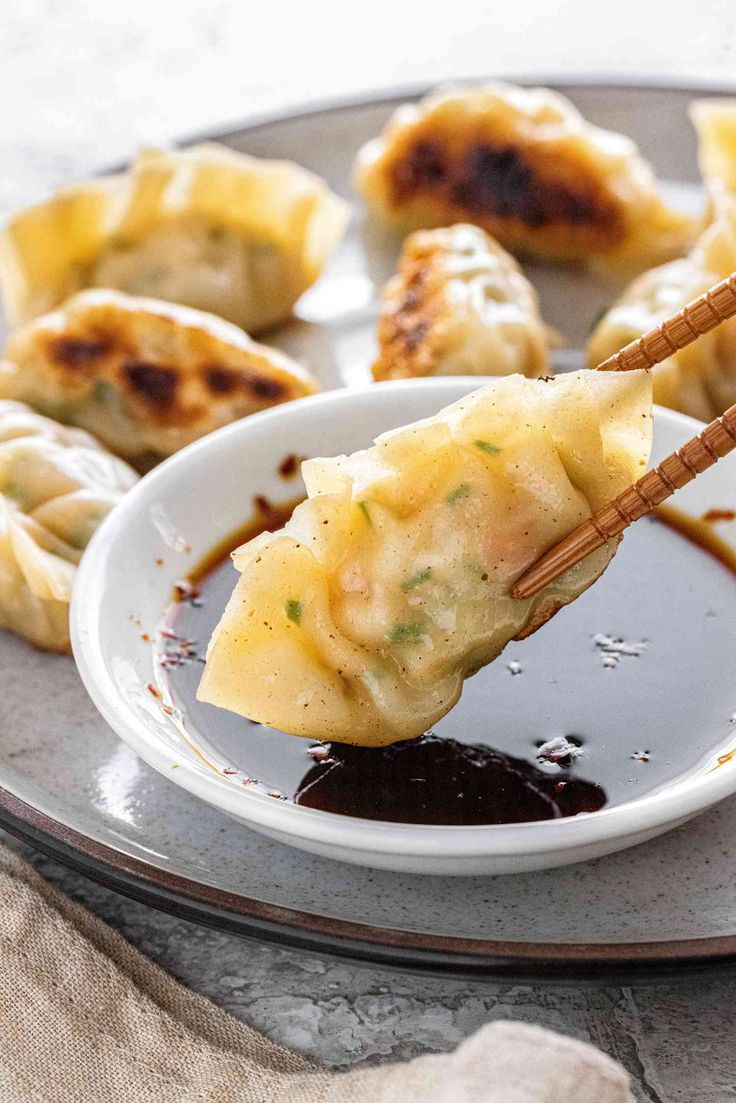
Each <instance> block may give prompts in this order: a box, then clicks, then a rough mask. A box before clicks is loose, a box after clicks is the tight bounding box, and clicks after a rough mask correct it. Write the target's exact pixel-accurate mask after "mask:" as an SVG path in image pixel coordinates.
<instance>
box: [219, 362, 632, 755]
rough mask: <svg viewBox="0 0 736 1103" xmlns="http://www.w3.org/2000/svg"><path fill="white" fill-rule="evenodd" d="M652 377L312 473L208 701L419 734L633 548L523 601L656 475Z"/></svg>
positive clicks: (302, 724)
mask: <svg viewBox="0 0 736 1103" xmlns="http://www.w3.org/2000/svg"><path fill="white" fill-rule="evenodd" d="M651 427H652V422H651V384H650V381H649V377H648V375H647V374H645V373H642V372H629V373H625V374H614V373H610V374H608V373H606V374H603V373H602V374H597V373H595V372H588V371H585V372H578V373H575V374H571V375H564V376H561V377H559V378H557V379H556V380H550V381H544V380H530V379H525V378H523V377H522V376H519V375H513V376H507V377H505V378H502V379H498V380H496V381H494V382H493V383H492V384H491V385H490V386H487V387H484V388H482V389H481V390H478V391H476V392H474V393H473V394H472V395H469V396H468V397H467V398H464V399H462V400H461V401H460V402H457V403H455V404H454V405H453V406H450V407H448V408H447V409H446V410H443V411H441V412H440V413H439V414H437V415H436V416H435V417H433V418H429V419H427V420H425V421H421V422H417V423H416V424H414V425H408V426H406V427H405V428H402V429H398V430H396V431H394V432H390V433H386V434H385V435H383V436H381V437H379V438H378V440H377V441H376V443H375V444H374V445H373V447H371V448H368V449H366V450H365V451H363V452H356V453H355V454H354V455H352V456H341V457H337V458H334V459H315V460H309V461H308V462H306V463H305V464H304V465H303V468H302V470H303V474H304V478H305V482H306V486H307V492H308V495H309V497H308V500H307V501H306V502H304V503H303V504H302V505H301V506H298V507H297V509H296V510H295V512H294V515H293V517H292V518H291V520H290V521H289V522H288V523H287V525H286V526H285V527H284V528H283V529H282V530H281V531H279V532H277V533H274V534H270V533H265V534H263V535H261V536H259V537H257V538H256V539H255V540H253V541H251V542H250V543H249V544H246V545H245V546H244V547H242V548H239V549H238V550H237V551H236V552H235V553H234V555H233V558H234V561H235V565H236V567H237V569H238V570H239V571H240V573H241V577H240V580H239V582H238V584H237V586H236V588H235V591H234V593H233V595H232V598H231V600H230V602H229V604H228V607H227V609H226V611H225V613H224V615H223V617H222V620H221V621H220V624H219V626H218V627H217V629H216V630H215V633H214V636H213V638H212V640H211V642H210V646H209V651H208V656H207V664H206V667H205V671H204V675H203V678H202V682H201V685H200V688H199V696H200V699H201V700H203V701H208V702H210V703H212V704H215V705H220V706H222V707H224V708H227V709H230V710H232V711H234V712H238V713H241V714H243V715H245V716H248V717H250V718H251V719H253V720H257V721H260V722H261V723H264V724H267V725H270V726H272V727H276V728H280V729H282V730H284V731H286V732H290V733H291V734H293V735H300V736H306V737H308V738H311V739H332V740H338V741H342V742H347V743H357V744H363V745H373V746H380V745H382V744H388V743H393V742H396V741H397V740H401V739H410V738H412V737H414V736H417V735H420V734H421V733H422V732H424V731H425V730H426V729H427V728H428V727H429V726H430V725H431V724H433V723H435V722H436V721H437V720H439V719H440V717H442V716H443V715H444V714H445V713H446V712H447V711H448V710H449V709H450V708H451V707H452V706H453V705H454V703H455V702H456V701H457V699H458V697H459V696H460V692H461V690H462V684H463V680H464V678H466V677H468V676H469V675H470V674H473V673H474V672H475V671H477V670H478V669H479V668H480V667H482V666H484V665H485V664H486V663H489V662H491V661H492V660H493V659H494V658H496V656H497V655H498V654H499V653H500V652H501V651H502V650H503V648H504V647H505V645H506V644H507V643H508V642H509V641H510V640H512V639H521V638H523V637H524V636H527V635H529V634H530V633H531V632H533V631H535V630H536V629H537V628H539V627H540V625H542V624H543V623H544V622H545V621H546V620H548V619H549V618H550V617H551V616H552V615H553V614H554V613H555V612H557V610H558V609H560V608H561V607H562V606H563V605H566V604H567V603H568V602H570V601H572V600H574V599H575V598H576V597H578V596H579V595H580V594H581V593H582V592H583V591H584V590H585V589H586V588H587V587H588V586H590V585H591V583H592V582H594V581H595V579H596V578H598V576H599V575H600V574H601V572H602V571H603V570H604V569H605V567H606V566H607V564H608V563H609V561H610V559H611V557H612V556H613V554H614V551H615V547H616V542H615V541H612V542H609V543H608V544H607V545H606V546H605V547H603V548H601V549H600V550H599V551H597V552H595V553H594V554H593V555H591V556H589V557H588V558H587V559H585V560H584V561H583V562H581V563H579V564H578V565H577V566H576V567H574V568H573V569H571V570H570V571H569V572H568V573H567V574H566V575H564V576H563V577H562V578H560V579H559V580H558V581H557V582H556V583H554V584H553V585H550V586H548V587H547V588H546V589H544V590H542V591H541V593H539V594H538V595H537V596H536V597H534V598H532V599H530V600H526V601H515V600H513V599H512V598H510V597H509V587H510V585H511V584H512V583H513V582H514V580H515V579H516V578H517V577H518V576H519V575H520V574H521V572H522V571H523V570H524V569H525V568H526V567H528V566H530V565H531V563H532V562H534V561H535V560H536V559H537V558H538V556H539V555H540V554H541V553H542V552H543V551H544V550H546V549H547V548H548V547H550V546H551V545H552V544H554V543H556V542H557V541H558V540H559V539H560V538H561V537H563V536H564V535H566V534H567V533H568V532H570V531H571V530H572V529H573V528H574V527H575V526H576V525H578V524H579V523H580V521H582V520H583V519H585V518H586V517H588V516H589V515H590V514H591V512H593V511H595V510H596V509H599V508H600V507H601V506H602V505H604V504H605V503H606V502H608V501H609V500H610V499H611V498H613V497H614V496H615V495H616V494H618V493H619V492H620V491H621V490H623V489H624V487H625V486H627V485H628V484H629V483H631V482H633V481H634V480H635V479H636V478H638V476H639V475H641V474H642V473H643V470H644V467H645V464H646V460H647V457H648V455H649V449H650V443H651Z"/></svg>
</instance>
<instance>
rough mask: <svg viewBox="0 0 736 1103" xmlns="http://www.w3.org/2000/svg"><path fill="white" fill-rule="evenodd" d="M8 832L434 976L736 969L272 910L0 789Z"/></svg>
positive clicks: (188, 902) (668, 947) (667, 946)
mask: <svg viewBox="0 0 736 1103" xmlns="http://www.w3.org/2000/svg"><path fill="white" fill-rule="evenodd" d="M0 827H3V828H5V829H6V830H7V831H9V832H10V833H11V834H13V835H14V836H15V837H16V838H18V839H20V841H21V842H25V843H27V844H29V845H31V846H33V847H35V848H36V849H38V850H39V851H41V852H42V853H44V854H46V855H48V856H49V857H51V858H53V859H56V860H57V861H60V862H62V863H63V864H64V865H66V866H69V867H70V868H72V869H74V870H76V871H77V872H80V873H82V874H83V875H85V876H87V877H90V878H91V879H92V880H94V881H96V882H98V883H99V884H102V885H104V886H105V887H106V888H110V889H113V890H114V891H115V892H119V893H121V894H122V895H124V896H129V897H131V898H133V899H135V900H137V901H139V902H140V903H144V904H147V905H149V906H150V907H155V908H157V909H158V910H160V911H164V912H167V913H169V914H173V915H175V916H177V917H178V918H184V919H189V920H194V921H195V922H199V923H202V924H203V925H205V926H211V927H214V928H216V929H219V930H225V931H226V932H228V933H230V934H238V935H241V936H244V937H251V938H253V937H258V938H261V939H264V940H266V941H268V942H272V943H277V944H278V943H285V944H287V945H289V946H292V947H297V948H303V949H307V950H313V951H315V952H318V953H328V954H332V955H338V956H341V957H348V958H353V959H354V958H356V957H358V958H360V959H361V960H363V961H368V962H371V961H372V962H378V963H382V964H389V965H394V966H401V967H403V968H414V969H416V968H417V967H420V968H425V969H426V968H429V969H430V970H432V971H434V972H460V973H462V972H468V971H472V972H474V973H477V972H479V971H480V972H485V973H488V974H490V975H493V976H501V975H504V976H506V975H508V976H511V977H515V976H520V977H530V976H532V977H534V976H540V975H541V976H546V977H551V978H555V977H557V978H560V979H563V978H564V979H569V978H571V977H581V978H583V979H584V978H593V977H595V978H596V979H600V978H601V977H602V976H606V977H616V976H617V975H620V973H621V972H622V970H623V971H624V972H627V971H628V970H629V969H630V967H631V966H633V965H636V966H637V967H638V968H639V969H642V968H643V969H644V970H646V971H648V972H649V973H651V974H652V975H654V976H657V975H659V974H661V973H662V972H663V971H664V972H665V973H666V972H668V971H669V970H671V969H672V967H673V966H674V967H677V974H678V975H680V974H681V973H683V972H684V971H685V970H686V969H687V967H688V966H690V967H694V968H696V969H698V968H702V967H704V966H708V965H715V964H721V965H723V964H727V963H729V962H734V963H736V934H733V935H718V936H709V937H704V938H688V939H665V940H662V941H661V942H653V941H636V942H597V943H595V942H590V943H588V942H524V941H519V942H509V941H507V940H500V939H477V938H466V937H460V936H453V935H439V934H432V933H429V932H422V931H412V930H406V929H402V928H398V927H377V926H374V925H372V924H368V923H356V922H354V921H352V920H344V919H339V918H336V917H333V916H324V915H320V914H318V913H316V912H305V911H301V910H300V909H297V908H287V907H284V906H282V905H280V904H268V903H266V902H264V901H260V900H256V899H255V898H253V897H248V896H244V895H241V894H239V893H231V892H228V891H227V890H224V889H218V888H216V887H215V886H213V885H207V884H206V883H205V882H203V881H202V882H200V881H196V880H194V879H192V878H189V877H185V876H183V875H182V874H178V873H173V872H171V871H168V870H164V869H161V868H159V867H157V866H155V865H153V864H152V863H148V862H145V861H144V860H143V859H140V858H136V857H134V856H133V855H129V854H125V853H124V852H123V851H119V850H117V849H116V848H114V847H111V846H108V845H107V844H106V843H101V842H99V841H98V840H96V839H94V838H93V837H92V836H91V835H85V834H84V833H83V832H80V831H78V830H77V829H76V828H73V827H69V826H67V825H65V824H63V823H62V822H61V821H60V820H56V819H54V818H53V817H51V816H48V815H47V814H46V813H45V812H41V811H40V810H39V809H37V808H34V807H33V806H32V805H30V804H28V803H27V802H26V801H24V800H22V799H21V798H20V797H17V796H15V795H14V794H13V793H11V792H10V791H9V790H7V789H3V788H1V787H0Z"/></svg>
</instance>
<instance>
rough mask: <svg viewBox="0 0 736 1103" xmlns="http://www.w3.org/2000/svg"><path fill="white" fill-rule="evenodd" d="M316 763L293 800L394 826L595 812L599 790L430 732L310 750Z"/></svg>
mask: <svg viewBox="0 0 736 1103" xmlns="http://www.w3.org/2000/svg"><path fill="white" fill-rule="evenodd" d="M309 753H310V756H311V757H312V758H313V760H314V765H313V766H312V768H311V770H310V771H309V772H308V773H307V774H306V776H305V777H304V778H303V780H302V781H301V783H300V785H299V788H298V790H297V792H296V795H295V797H294V800H295V802H296V803H297V804H301V805H305V806H307V807H309V808H319V809H320V810H321V811H323V812H337V813H338V814H340V815H343V816H358V817H359V818H361V819H368V820H388V821H390V822H392V823H425V824H445V825H448V824H449V825H451V826H463V825H469V824H499V823H526V822H529V821H531V820H553V819H559V817H560V816H576V815H577V814H578V813H579V812H596V811H597V810H598V809H599V808H602V807H603V805H604V804H605V803H606V794H605V793H604V791H603V789H601V787H600V786H599V785H596V784H594V783H593V782H590V781H583V780H582V779H580V778H566V777H564V776H561V771H556V772H555V773H554V774H548V773H544V771H542V770H539V769H537V767H536V766H532V765H531V763H529V762H525V761H524V760H523V759H521V758H512V757H511V755H507V754H501V752H500V751H494V750H492V749H491V748H490V747H486V746H484V745H483V744H480V743H471V744H466V743H459V742H458V741H457V740H455V739H440V738H439V737H438V736H436V735H433V734H432V733H429V734H427V735H423V736H420V737H419V739H412V740H408V741H407V742H404V743H394V744H392V745H391V746H390V747H380V748H379V747H351V746H347V745H346V744H343V743H325V744H317V745H316V746H314V747H311V748H310V751H309Z"/></svg>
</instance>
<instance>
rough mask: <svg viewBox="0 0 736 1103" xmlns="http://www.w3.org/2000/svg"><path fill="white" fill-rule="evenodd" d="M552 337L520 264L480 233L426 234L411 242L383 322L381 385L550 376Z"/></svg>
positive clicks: (461, 229)
mask: <svg viewBox="0 0 736 1103" xmlns="http://www.w3.org/2000/svg"><path fill="white" fill-rule="evenodd" d="M549 336H550V333H549V331H548V330H547V329H546V327H545V325H544V323H543V322H542V319H541V317H540V314H539V301H538V299H537V294H536V291H535V290H534V288H533V287H532V285H531V284H530V283H529V281H528V280H527V279H526V277H525V276H524V274H523V273H522V271H521V269H520V268H519V265H518V264H517V263H516V261H515V260H514V258H513V257H512V256H511V255H510V254H509V253H507V252H506V250H505V249H503V248H502V247H501V246H500V245H499V244H498V242H496V241H494V240H493V238H492V237H491V236H490V235H489V234H487V233H486V232H485V231H484V230H481V229H480V228H479V227H478V226H469V225H462V224H461V225H458V226H450V227H447V228H441V229H436V230H420V231H418V232H417V233H414V234H411V235H410V236H409V237H408V238H407V239H406V241H405V242H404V247H403V250H402V253H401V258H400V260H399V265H398V270H397V273H396V275H395V276H394V277H393V278H392V279H391V280H389V282H388V284H387V285H386V287H385V289H384V292H383V296H382V304H381V313H380V317H379V321H378V345H379V354H378V359H377V360H376V362H375V364H374V365H373V375H374V377H375V378H376V379H378V380H383V379H406V378H412V377H414V376H425V375H488V374H489V373H490V371H492V372H493V374H494V375H512V374H514V373H515V372H521V374H522V375H528V376H531V377H536V376H539V375H545V374H546V373H547V371H548V370H549V365H548V355H547V354H548V340H549Z"/></svg>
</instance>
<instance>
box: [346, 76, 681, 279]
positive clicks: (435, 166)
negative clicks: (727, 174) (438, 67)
mask: <svg viewBox="0 0 736 1103" xmlns="http://www.w3.org/2000/svg"><path fill="white" fill-rule="evenodd" d="M355 177H356V184H357V187H358V189H359V190H360V191H361V192H362V193H363V195H364V197H365V199H366V201H367V203H368V205H369V207H370V208H372V210H373V211H374V212H375V213H376V214H377V215H378V216H379V218H381V219H383V220H385V221H386V222H388V223H390V224H391V225H393V226H395V227H396V228H398V229H399V230H404V231H406V230H418V229H424V228H426V227H431V226H447V225H450V224H452V223H454V222H473V223H475V224H476V225H478V226H482V227H483V229H484V230H487V231H488V232H489V233H490V234H493V236H494V237H496V238H498V240H499V241H500V242H501V243H502V244H503V245H505V246H506V247H507V248H508V249H511V250H512V251H517V250H518V251H521V252H524V253H528V254H529V255H532V256H538V257H548V258H551V259H553V260H559V261H564V260H603V261H608V262H611V263H615V264H628V265H633V266H636V265H638V267H639V268H640V269H641V267H643V266H644V265H645V264H646V263H647V262H648V263H650V264H651V263H652V257H655V258H656V259H659V260H664V259H669V257H672V256H676V255H677V254H678V253H679V252H682V251H683V249H684V247H685V245H686V242H687V240H688V239H689V238H690V236H691V234H692V224H691V220H690V219H688V218H686V217H685V216H684V215H682V214H680V213H678V212H677V211H675V210H673V209H672V208H671V207H670V206H669V205H668V204H667V203H666V202H665V201H664V199H663V198H662V196H661V194H660V191H659V187H658V185H657V182H656V180H655V178H654V175H653V173H652V170H651V168H650V166H649V165H648V163H647V162H646V161H645V160H644V159H643V158H642V157H641V155H640V154H639V152H638V150H637V148H636V146H635V145H634V143H633V142H632V141H630V139H628V138H625V137H624V136H623V135H621V134H614V133H612V132H611V131H608V130H601V129H600V128H598V127H596V126H593V125H592V124H591V123H588V122H586V120H585V119H584V118H583V117H582V115H581V114H580V112H579V111H578V110H577V108H575V107H574V106H573V105H572V104H571V103H570V102H569V100H567V99H565V98H564V96H560V95H558V94H557V93H556V92H551V91H550V90H549V89H546V88H518V87H516V86H514V85H508V84H491V85H487V86H485V87H480V88H465V89H462V88H461V89H451V90H449V91H435V92H433V93H431V94H430V95H429V96H426V97H425V98H424V99H423V100H421V101H420V102H419V103H418V104H407V105H405V106H403V107H400V108H399V109H398V110H397V111H396V112H394V114H393V115H392V117H391V119H390V120H389V122H388V125H387V126H386V128H385V130H384V132H383V134H382V135H381V137H379V138H376V139H374V140H373V141H370V142H368V143H367V145H365V146H364V147H363V149H362V150H361V151H360V153H359V154H358V159H357V162H356V170H355Z"/></svg>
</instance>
